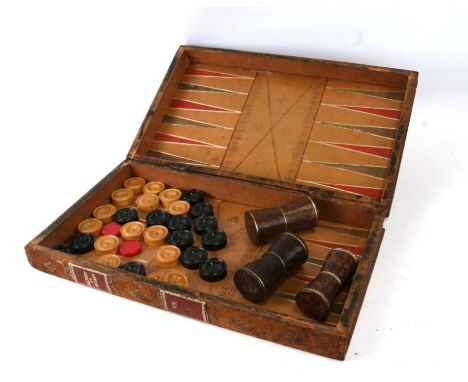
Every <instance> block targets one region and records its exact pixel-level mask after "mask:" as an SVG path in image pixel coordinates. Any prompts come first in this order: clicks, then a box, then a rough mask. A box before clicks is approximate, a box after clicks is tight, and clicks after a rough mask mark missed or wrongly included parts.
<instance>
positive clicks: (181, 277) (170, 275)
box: [163, 269, 189, 288]
mask: <svg viewBox="0 0 468 382" xmlns="http://www.w3.org/2000/svg"><path fill="white" fill-rule="evenodd" d="M163 280H164V281H165V282H166V283H169V284H174V285H177V286H179V287H181V288H187V287H188V285H189V282H188V278H187V276H186V275H185V274H184V273H183V272H181V271H178V270H175V269H174V270H170V271H167V272H166V273H165V274H164V276H163Z"/></svg>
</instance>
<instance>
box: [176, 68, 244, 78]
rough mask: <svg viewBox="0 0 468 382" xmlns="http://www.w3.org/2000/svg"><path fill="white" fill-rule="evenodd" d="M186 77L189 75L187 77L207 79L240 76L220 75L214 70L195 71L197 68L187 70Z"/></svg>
mask: <svg viewBox="0 0 468 382" xmlns="http://www.w3.org/2000/svg"><path fill="white" fill-rule="evenodd" d="M185 75H187V76H205V77H228V78H236V77H238V76H235V75H233V74H227V73H219V72H214V71H212V70H205V69H195V68H189V69H187V71H186V72H185Z"/></svg>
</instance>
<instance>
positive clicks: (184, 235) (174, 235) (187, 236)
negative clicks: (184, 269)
mask: <svg viewBox="0 0 468 382" xmlns="http://www.w3.org/2000/svg"><path fill="white" fill-rule="evenodd" d="M167 242H168V243H169V244H171V245H175V246H177V247H179V248H180V249H181V250H184V249H185V248H188V247H191V246H192V245H193V235H192V231H189V230H188V229H178V230H175V231H172V232H171V233H170V234H169V235H168V236H167Z"/></svg>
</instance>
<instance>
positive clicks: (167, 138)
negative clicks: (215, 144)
mask: <svg viewBox="0 0 468 382" xmlns="http://www.w3.org/2000/svg"><path fill="white" fill-rule="evenodd" d="M154 140H155V141H160V142H169V143H186V144H189V145H203V146H212V145H210V144H208V143H205V142H200V141H196V140H194V139H188V138H182V137H176V136H174V135H169V134H164V133H156V134H154Z"/></svg>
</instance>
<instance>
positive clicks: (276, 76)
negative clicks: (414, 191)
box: [137, 48, 406, 200]
mask: <svg viewBox="0 0 468 382" xmlns="http://www.w3.org/2000/svg"><path fill="white" fill-rule="evenodd" d="M176 64H177V65H176V66H175V67H173V68H172V70H173V71H172V72H171V77H170V78H168V81H167V83H165V84H164V86H163V87H162V88H161V92H162V93H161V94H159V95H158V97H157V99H156V100H157V102H155V103H154V107H155V109H154V110H152V113H151V115H150V117H149V118H148V119H147V120H146V121H145V124H144V125H145V128H146V131H145V134H144V137H143V140H142V143H141V145H140V146H139V147H138V150H137V154H138V155H142V156H146V157H150V158H153V160H157V161H169V162H179V163H183V164H185V165H189V166H194V167H196V168H198V169H201V171H204V170H206V169H208V170H212V171H218V172H225V173H226V172H227V173H234V174H236V176H237V175H246V176H254V177H258V178H264V179H269V180H273V181H275V182H278V183H283V184H286V185H299V186H302V187H303V188H306V187H307V188H319V189H326V190H331V191H336V192H339V193H344V194H347V195H352V196H358V197H361V198H369V199H374V200H380V199H382V197H383V196H384V190H385V187H386V182H387V178H388V176H389V175H390V172H389V168H390V166H391V163H392V158H393V157H394V149H395V139H396V137H397V130H398V128H399V127H400V118H401V112H402V107H403V101H404V98H405V94H406V93H405V91H406V76H405V75H404V74H403V73H399V72H397V71H395V72H393V73H390V72H385V71H377V70H375V71H372V70H371V69H370V68H367V67H366V68H356V67H351V66H348V67H341V68H339V69H338V68H336V67H335V66H334V65H331V64H330V63H325V62H321V63H320V62H306V61H298V60H294V59H291V58H288V57H274V56H268V55H263V56H262V55H255V54H248V53H242V52H229V51H211V50H204V49H195V48H193V49H191V48H187V49H185V50H183V53H182V54H181V57H179V60H178V61H176Z"/></svg>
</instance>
